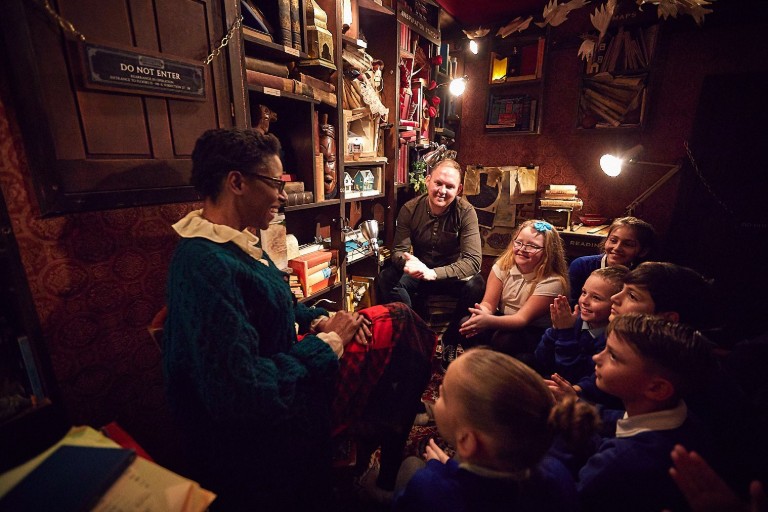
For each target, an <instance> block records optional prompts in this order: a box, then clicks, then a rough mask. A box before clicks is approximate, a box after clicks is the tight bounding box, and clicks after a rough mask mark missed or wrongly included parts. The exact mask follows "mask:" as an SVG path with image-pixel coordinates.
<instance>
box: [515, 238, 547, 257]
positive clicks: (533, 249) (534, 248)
mask: <svg viewBox="0 0 768 512" xmlns="http://www.w3.org/2000/svg"><path fill="white" fill-rule="evenodd" d="M512 247H514V248H515V249H516V250H518V251H524V252H529V253H532V254H536V253H537V252H539V251H540V250H542V249H543V247H539V246H538V245H533V244H524V243H523V242H521V241H520V240H515V241H513V242H512Z"/></svg>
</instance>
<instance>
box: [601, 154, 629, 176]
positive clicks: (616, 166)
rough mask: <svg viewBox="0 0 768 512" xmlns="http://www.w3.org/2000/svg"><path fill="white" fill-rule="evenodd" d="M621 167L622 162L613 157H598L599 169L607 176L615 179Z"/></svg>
mask: <svg viewBox="0 0 768 512" xmlns="http://www.w3.org/2000/svg"><path fill="white" fill-rule="evenodd" d="M622 165H624V160H622V159H621V158H617V157H615V156H613V155H603V156H601V157H600V168H601V169H602V170H603V172H604V173H605V174H607V175H608V176H611V177H616V176H618V175H619V174H621V166H622Z"/></svg>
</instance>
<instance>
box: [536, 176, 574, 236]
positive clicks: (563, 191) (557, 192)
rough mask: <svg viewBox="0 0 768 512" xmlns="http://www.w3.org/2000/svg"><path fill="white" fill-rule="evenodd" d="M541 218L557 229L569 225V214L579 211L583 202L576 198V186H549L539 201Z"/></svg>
mask: <svg viewBox="0 0 768 512" xmlns="http://www.w3.org/2000/svg"><path fill="white" fill-rule="evenodd" d="M539 205H540V206H541V218H542V219H544V220H546V221H547V222H549V223H550V224H552V225H553V226H555V227H556V228H557V229H566V228H567V227H568V226H570V225H571V213H572V212H573V211H574V210H581V207H582V206H584V202H583V201H582V200H581V199H579V197H578V190H576V185H550V186H549V188H548V189H547V190H545V191H544V195H543V197H542V198H541V199H539Z"/></svg>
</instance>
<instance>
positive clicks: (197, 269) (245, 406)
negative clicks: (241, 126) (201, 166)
mask: <svg viewBox="0 0 768 512" xmlns="http://www.w3.org/2000/svg"><path fill="white" fill-rule="evenodd" d="M264 259H265V260H266V261H267V262H268V263H269V265H264V264H263V263H261V262H259V261H258V260H255V259H254V258H253V257H251V256H249V255H248V254H246V253H245V252H243V251H242V250H241V249H240V248H239V247H237V245H235V244H234V243H232V242H228V243H224V244H220V243H215V242H212V241H210V240H207V239H204V238H184V239H182V240H181V241H180V243H179V245H178V247H177V249H176V251H175V253H174V256H173V259H172V261H171V265H170V269H169V277H168V288H167V290H168V291H167V294H168V318H167V320H166V323H165V330H164V334H163V369H164V377H165V386H166V393H167V397H168V401H169V405H170V407H171V410H172V412H173V413H174V416H175V417H176V419H177V420H178V423H179V425H180V428H181V430H182V431H183V432H184V433H185V438H186V439H187V442H188V443H193V445H192V446H191V447H190V448H191V450H190V453H191V454H192V456H193V458H194V459H197V461H198V463H199V464H200V467H202V468H203V470H202V473H201V474H199V475H197V476H198V477H199V478H200V479H201V483H202V484H203V485H204V486H205V485H209V486H210V487H209V488H211V489H212V490H214V491H215V492H218V493H219V494H220V498H221V501H223V502H226V501H227V500H229V499H230V498H232V494H233V493H237V492H238V489H240V490H241V492H245V491H244V489H243V486H244V485H247V489H248V492H247V494H248V496H251V497H252V496H258V495H259V493H260V492H261V490H262V489H264V490H265V492H270V493H273V494H274V492H277V493H280V492H281V490H282V491H284V492H285V493H288V494H290V493H291V492H292V491H291V490H290V489H288V488H287V487H286V486H287V485H288V484H287V482H286V481H296V479H297V477H298V476H299V475H298V474H297V471H296V468H297V467H298V468H307V470H308V471H309V470H310V468H311V467H312V466H313V465H318V464H319V465H320V467H322V459H324V458H325V457H326V455H327V448H328V446H327V445H328V442H327V439H328V437H329V436H328V428H329V426H328V424H329V415H330V412H329V411H330V401H331V399H332V392H333V383H334V379H335V377H336V374H337V370H338V367H339V362H338V359H337V357H336V355H335V354H334V353H333V351H332V350H331V348H330V347H329V346H328V345H327V344H326V343H325V342H323V341H322V340H320V339H319V338H317V337H316V336H314V335H307V336H305V337H304V338H303V340H302V341H301V342H297V337H296V331H295V326H294V324H295V323H298V325H299V332H307V331H308V330H309V325H310V323H311V321H312V320H313V319H314V318H316V317H318V316H320V315H323V314H327V312H326V311H325V310H323V309H319V308H309V307H307V306H305V305H304V304H302V303H298V302H297V301H296V300H295V299H294V298H293V295H292V293H291V291H290V288H289V286H288V284H287V283H286V281H285V277H284V274H283V273H282V272H281V271H280V270H279V269H278V268H277V267H276V266H275V265H274V263H273V262H272V261H271V260H269V258H268V256H267V255H266V254H265V255H264ZM298 480H299V481H300V480H301V479H300V478H299V479H298ZM230 502H237V503H242V500H232V501H230ZM262 503H263V501H262Z"/></svg>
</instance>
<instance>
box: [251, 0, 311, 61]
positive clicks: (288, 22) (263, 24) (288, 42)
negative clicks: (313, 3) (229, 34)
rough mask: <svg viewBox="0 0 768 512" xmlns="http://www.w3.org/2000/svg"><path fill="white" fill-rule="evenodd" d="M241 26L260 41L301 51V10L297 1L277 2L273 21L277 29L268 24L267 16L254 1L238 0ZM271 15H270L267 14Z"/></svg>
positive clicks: (279, 0)
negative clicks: (241, 19)
mask: <svg viewBox="0 0 768 512" xmlns="http://www.w3.org/2000/svg"><path fill="white" fill-rule="evenodd" d="M240 12H241V13H242V14H243V25H244V26H246V27H248V28H250V29H251V31H252V33H253V35H255V36H256V37H259V38H260V39H264V40H268V41H272V42H275V43H278V44H282V45H283V46H286V47H288V48H294V49H296V50H299V51H301V49H302V41H301V10H300V2H299V0H278V1H277V11H276V12H275V13H274V16H273V19H275V18H276V19H275V21H277V26H278V29H277V30H276V29H275V28H274V25H273V23H270V21H269V16H268V15H265V13H264V11H262V10H261V8H259V6H258V5H256V2H255V1H254V0H240ZM267 14H271V13H267Z"/></svg>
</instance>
